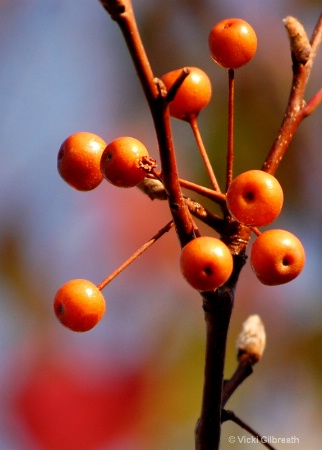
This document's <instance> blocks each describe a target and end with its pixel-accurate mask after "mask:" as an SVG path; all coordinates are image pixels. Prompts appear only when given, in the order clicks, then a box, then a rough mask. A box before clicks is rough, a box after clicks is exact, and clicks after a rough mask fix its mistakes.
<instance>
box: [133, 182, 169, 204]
mask: <svg viewBox="0 0 322 450" xmlns="http://www.w3.org/2000/svg"><path fill="white" fill-rule="evenodd" d="M137 187H138V188H139V189H141V191H142V192H144V193H145V194H146V195H148V196H149V197H150V199H151V200H155V199H157V200H166V198H167V194H166V191H165V189H164V186H163V184H162V183H161V181H159V180H157V179H155V178H148V177H145V178H144V179H143V181H141V183H139V184H138V186H137Z"/></svg>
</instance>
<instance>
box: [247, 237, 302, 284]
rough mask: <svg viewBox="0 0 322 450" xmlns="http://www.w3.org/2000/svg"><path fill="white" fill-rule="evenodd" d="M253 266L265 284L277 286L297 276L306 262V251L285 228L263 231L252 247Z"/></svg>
mask: <svg viewBox="0 0 322 450" xmlns="http://www.w3.org/2000/svg"><path fill="white" fill-rule="evenodd" d="M250 258H251V266H252V268H253V270H254V272H255V274H256V276H257V278H258V279H259V280H260V281H261V282H262V283H263V284H265V285H268V286H275V285H278V284H283V283H288V282H289V281H291V280H293V279H294V278H296V277H297V276H298V275H299V274H300V273H301V271H302V269H303V267H304V264H305V251H304V248H303V246H302V244H301V242H300V241H299V239H298V238H297V237H296V236H294V234H292V233H289V232H288V231H284V230H269V231H265V232H264V233H262V234H261V235H260V236H259V237H258V238H257V239H256V240H255V241H254V243H253V245H252V249H251V256H250Z"/></svg>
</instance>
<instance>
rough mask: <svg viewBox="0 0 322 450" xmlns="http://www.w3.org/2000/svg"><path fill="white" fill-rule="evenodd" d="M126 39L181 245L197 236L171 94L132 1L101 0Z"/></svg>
mask: <svg viewBox="0 0 322 450" xmlns="http://www.w3.org/2000/svg"><path fill="white" fill-rule="evenodd" d="M100 1H101V3H102V5H103V7H104V8H105V9H106V11H107V12H108V13H109V14H111V17H112V19H113V20H115V21H116V22H117V23H118V25H119V27H120V29H121V31H122V33H123V36H124V39H125V42H126V44H127V47H128V49H129V52H130V54H131V57H132V60H133V63H134V66H135V68H136V72H137V74H138V77H139V79H140V81H141V85H142V87H143V91H144V93H145V96H146V99H147V102H148V105H149V107H150V110H151V114H152V118H153V122H154V127H155V131H156V135H157V140H158V144H159V152H160V160H161V167H162V173H163V179H162V181H163V184H164V188H165V191H166V194H167V197H168V202H169V207H170V211H171V214H172V217H173V221H174V224H175V227H176V230H177V234H178V238H179V241H180V244H181V246H184V245H185V244H186V243H187V242H189V241H190V240H191V239H193V238H194V237H195V231H194V226H193V222H192V218H191V215H190V213H189V210H188V208H187V207H186V205H185V202H184V197H183V195H182V192H181V188H180V183H179V176H178V170H177V163H176V158H175V151H174V143H173V138H172V131H171V124H170V115H169V107H168V101H167V98H166V96H167V93H166V92H165V89H164V86H163V84H162V83H161V81H160V80H158V79H157V78H155V77H154V75H153V72H152V69H151V66H150V63H149V60H148V57H147V55H146V52H145V49H144V46H143V43H142V40H141V36H140V33H139V30H138V27H137V24H136V19H135V15H134V11H133V8H132V2H131V0H100Z"/></svg>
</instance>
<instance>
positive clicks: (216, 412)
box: [195, 255, 246, 450]
mask: <svg viewBox="0 0 322 450" xmlns="http://www.w3.org/2000/svg"><path fill="white" fill-rule="evenodd" d="M245 261H246V258H245V257H244V256H242V255H235V256H234V270H233V273H232V275H231V277H230V279H229V280H228V282H227V283H226V284H225V285H224V286H222V287H220V288H218V289H217V290H216V291H215V292H205V293H203V294H202V296H203V309H204V312H205V321H206V362H205V382H204V389H203V398H202V408H201V415H200V418H199V420H198V423H197V426H196V430H195V440H196V450H218V449H219V442H220V434H221V411H222V407H221V405H222V394H223V382H224V364H225V354H226V342H227V334H228V328H229V323H230V318H231V313H232V310H233V305H234V295H235V287H236V283H237V280H238V277H239V274H240V271H241V269H242V267H243V266H244V264H245Z"/></svg>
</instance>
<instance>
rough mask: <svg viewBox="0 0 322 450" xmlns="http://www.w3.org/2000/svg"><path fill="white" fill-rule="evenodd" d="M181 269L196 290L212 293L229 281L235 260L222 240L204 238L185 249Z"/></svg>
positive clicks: (181, 258)
mask: <svg viewBox="0 0 322 450" xmlns="http://www.w3.org/2000/svg"><path fill="white" fill-rule="evenodd" d="M180 269H181V272H182V275H183V276H184V278H185V279H186V280H187V282H188V283H189V284H190V285H191V286H192V287H193V288H194V289H197V290H198V291H211V290H214V289H217V288H218V287H219V286H221V285H223V284H224V283H225V282H226V281H227V280H228V278H229V277H230V275H231V273H232V270H233V258H232V256H231V253H230V251H229V249H228V247H227V246H226V245H225V244H224V243H223V242H222V241H221V240H220V239H217V238H214V237H210V236H202V237H198V238H196V239H193V240H192V241H190V242H189V243H188V244H187V245H185V246H184V247H183V249H182V251H181V256H180Z"/></svg>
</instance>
